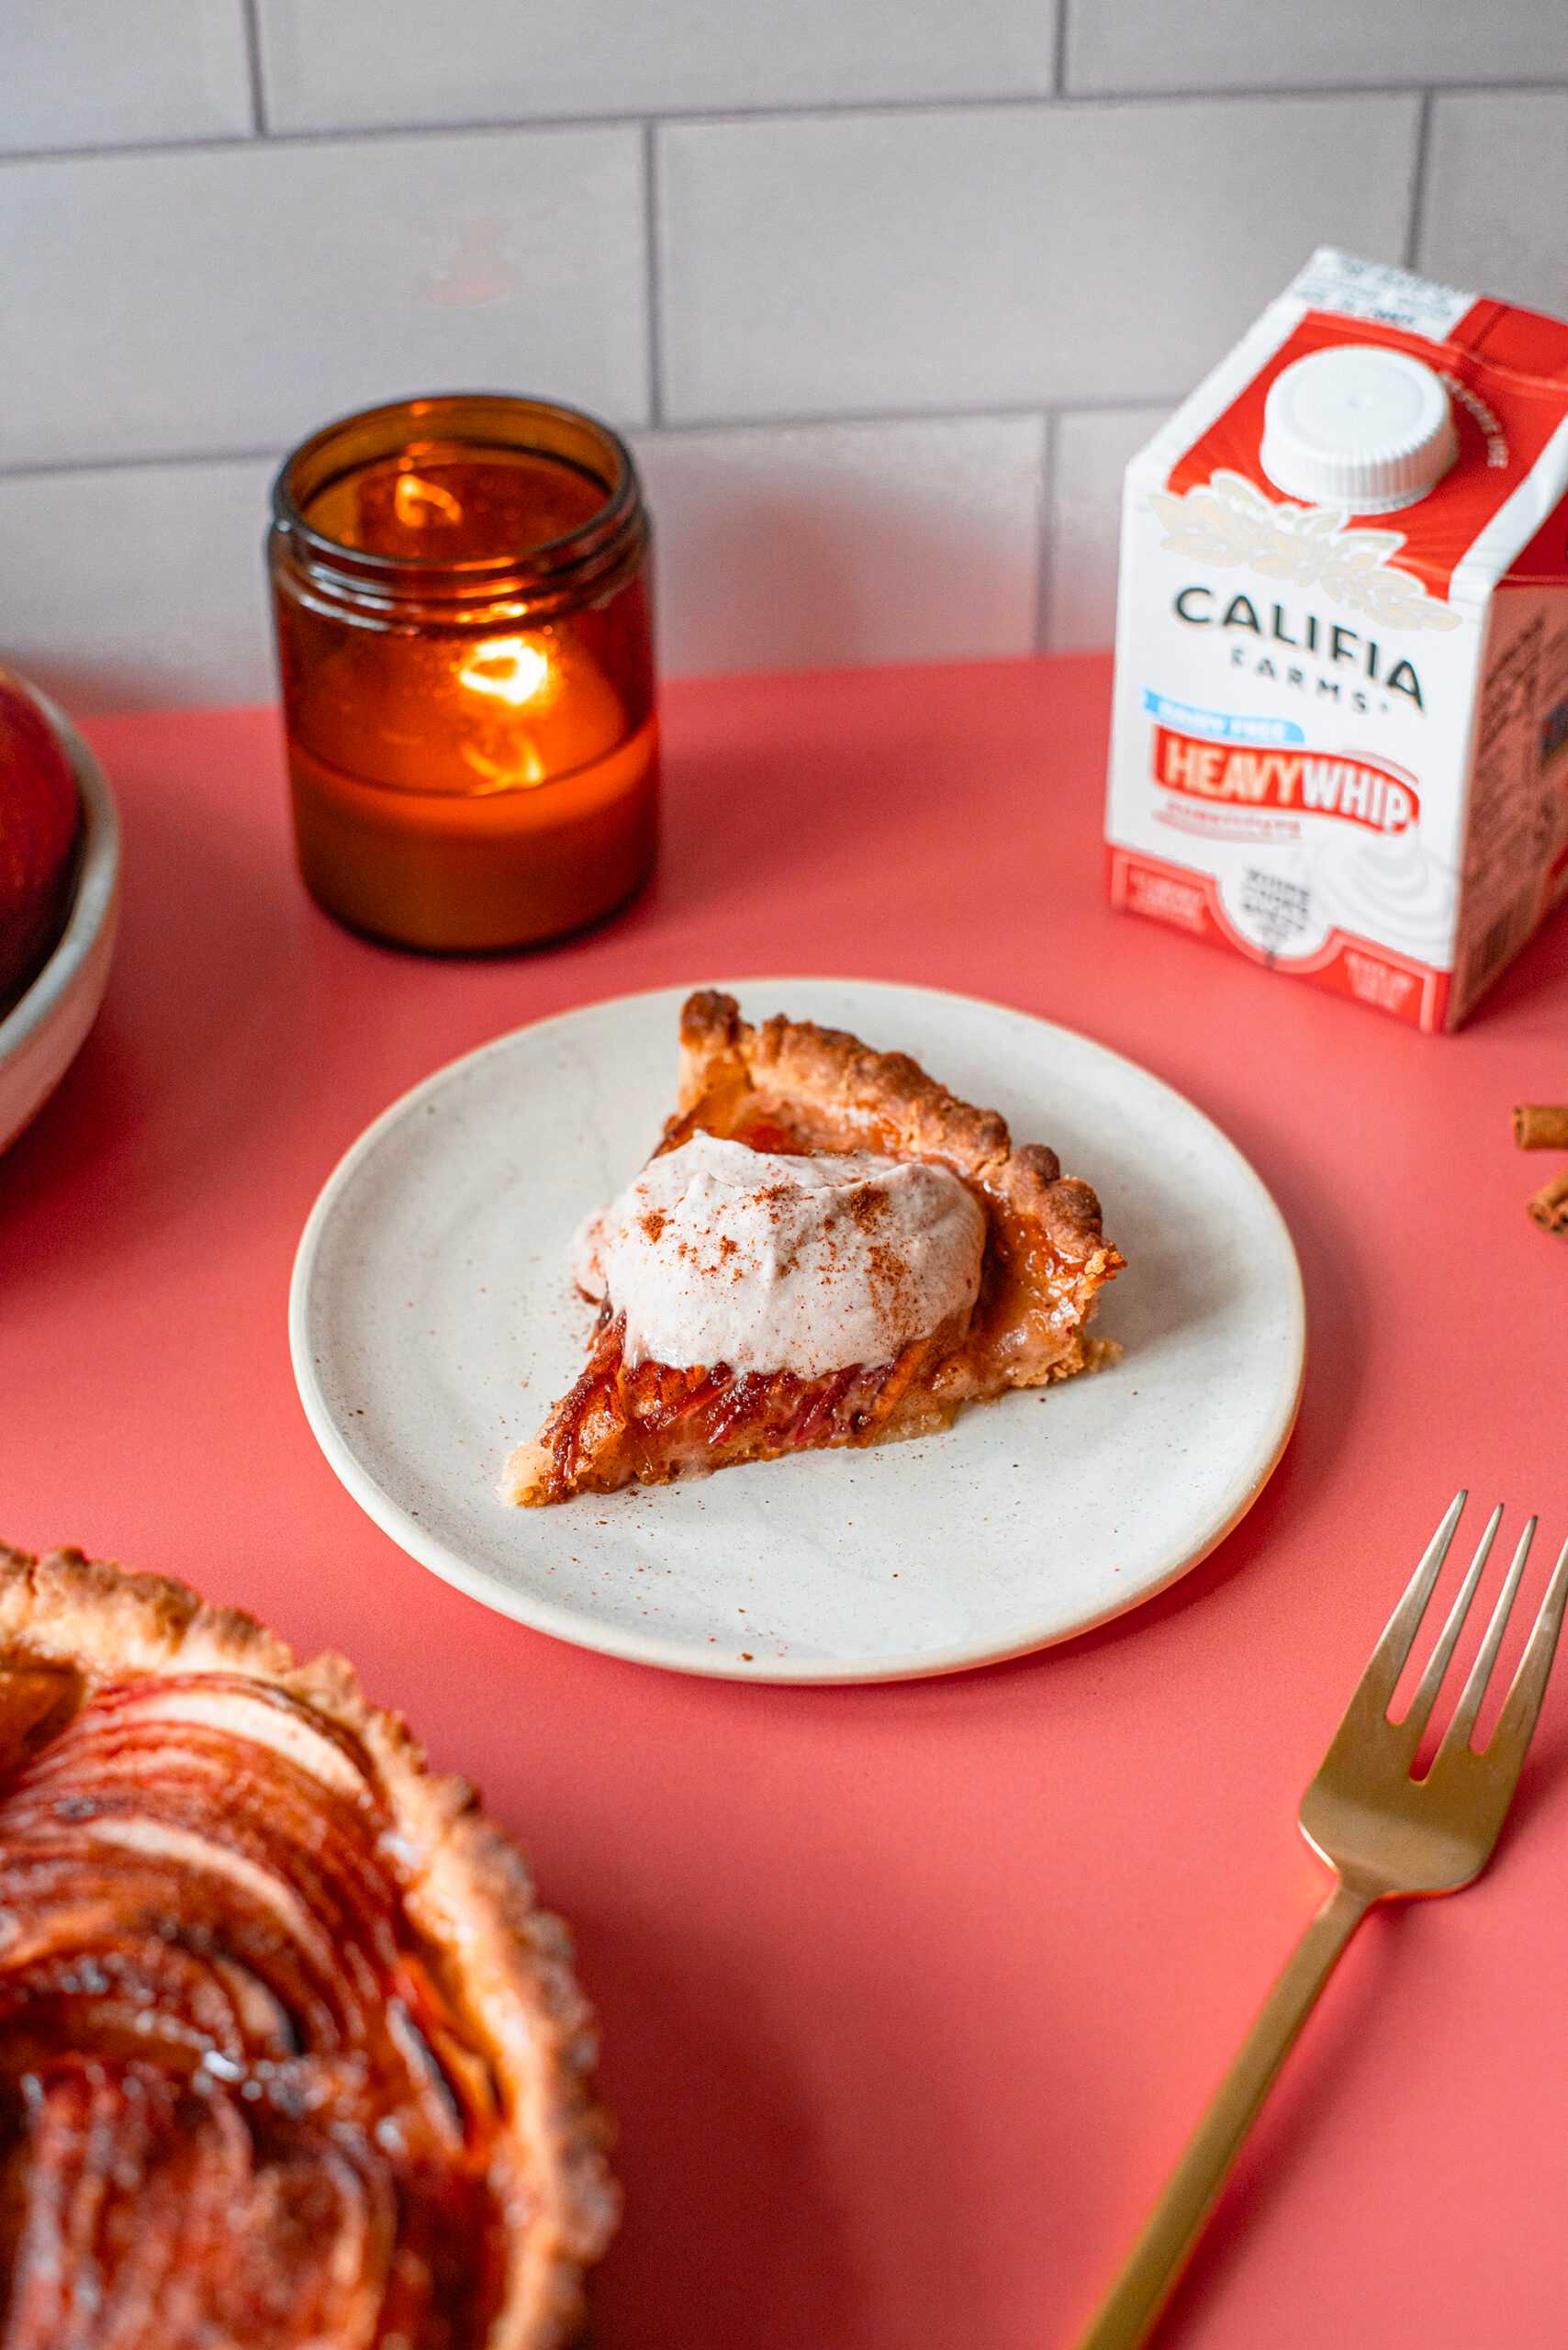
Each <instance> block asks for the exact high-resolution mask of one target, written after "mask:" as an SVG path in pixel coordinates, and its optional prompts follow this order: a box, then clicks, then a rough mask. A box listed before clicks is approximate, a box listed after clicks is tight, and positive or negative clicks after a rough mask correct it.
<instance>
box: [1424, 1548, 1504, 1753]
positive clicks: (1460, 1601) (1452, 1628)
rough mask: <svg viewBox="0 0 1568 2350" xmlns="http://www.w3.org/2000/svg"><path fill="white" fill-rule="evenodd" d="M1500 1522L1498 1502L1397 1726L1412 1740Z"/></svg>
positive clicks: (1439, 1680)
mask: <svg viewBox="0 0 1568 2350" xmlns="http://www.w3.org/2000/svg"><path fill="white" fill-rule="evenodd" d="M1502 1523H1503V1505H1502V1503H1501V1502H1499V1503H1498V1505H1497V1506H1496V1508H1495V1510H1494V1511H1493V1513H1492V1515H1491V1516H1490V1517H1489V1518H1488V1519H1487V1521H1486V1530H1485V1532H1484V1534H1483V1535H1482V1537H1481V1539H1480V1541H1479V1542H1478V1543H1477V1544H1476V1546H1475V1556H1474V1558H1473V1559H1472V1561H1471V1562H1470V1567H1469V1571H1468V1572H1467V1573H1466V1575H1465V1578H1464V1581H1463V1583H1461V1585H1460V1587H1459V1596H1458V1597H1457V1598H1456V1599H1455V1601H1454V1604H1453V1606H1451V1607H1450V1609H1449V1614H1448V1621H1447V1623H1446V1624H1445V1625H1444V1626H1443V1628H1442V1631H1441V1632H1440V1633H1439V1637H1438V1643H1437V1646H1436V1647H1435V1648H1434V1649H1433V1651H1432V1653H1431V1655H1430V1656H1429V1657H1428V1659H1427V1669H1426V1671H1425V1673H1422V1675H1421V1679H1420V1684H1419V1686H1418V1687H1417V1691H1416V1695H1414V1696H1413V1697H1412V1698H1411V1700H1410V1705H1409V1709H1408V1711H1407V1712H1406V1715H1405V1717H1404V1719H1403V1721H1402V1722H1401V1724H1400V1728H1401V1729H1404V1730H1405V1731H1406V1732H1407V1734H1408V1735H1409V1736H1410V1737H1412V1738H1417V1739H1418V1738H1419V1737H1420V1735H1421V1732H1422V1731H1423V1730H1424V1729H1426V1727H1427V1717H1428V1714H1429V1713H1430V1712H1431V1710H1432V1706H1433V1703H1434V1701H1435V1699H1436V1697H1437V1694H1438V1691H1439V1689H1440V1688H1441V1687H1442V1685H1443V1675H1444V1673H1446V1672H1447V1671H1448V1669H1449V1662H1450V1658H1451V1657H1452V1655H1453V1652H1454V1649H1455V1647H1456V1646H1457V1645H1458V1641H1459V1636H1460V1634H1461V1632H1462V1630H1463V1629H1464V1619H1465V1617H1467V1616H1468V1615H1469V1613H1470V1603H1471V1601H1472V1600H1473V1598H1474V1596H1475V1586H1476V1584H1477V1583H1479V1582H1480V1581H1481V1574H1482V1570H1483V1569H1484V1566H1485V1564H1486V1561H1487V1558H1488V1556H1489V1555H1490V1552H1491V1549H1492V1545H1493V1543H1494V1542H1495V1540H1496V1538H1497V1528H1498V1527H1499V1526H1501V1525H1502Z"/></svg>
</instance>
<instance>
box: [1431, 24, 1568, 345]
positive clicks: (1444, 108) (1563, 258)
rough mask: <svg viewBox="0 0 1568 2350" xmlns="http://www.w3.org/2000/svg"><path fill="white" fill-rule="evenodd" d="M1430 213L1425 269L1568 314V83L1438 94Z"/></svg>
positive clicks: (1566, 27) (1566, 42)
mask: <svg viewBox="0 0 1568 2350" xmlns="http://www.w3.org/2000/svg"><path fill="white" fill-rule="evenodd" d="M1558 24H1559V28H1560V31H1561V35H1562V46H1563V49H1564V50H1568V17H1565V16H1563V15H1562V14H1561V13H1560V14H1559V17H1558ZM1425 212H1426V217H1425V221H1424V224H1423V228H1422V232H1421V248H1420V265H1421V267H1422V268H1423V269H1425V270H1429V271H1430V272H1431V273H1432V274H1433V275H1434V276H1438V277H1442V278H1446V279H1448V280H1449V281H1450V284H1454V285H1466V286H1472V287H1473V288H1474V289H1475V291H1476V292H1477V293H1480V294H1496V295H1500V296H1501V297H1503V298H1504V299H1505V300H1507V301H1513V302H1522V303H1524V304H1525V305H1526V306H1527V307H1528V308H1534V309H1538V310H1548V311H1550V312H1551V313H1552V314H1553V315H1554V316H1556V317H1559V318H1568V232H1565V230H1564V225H1563V224H1564V222H1565V221H1568V91H1562V90H1531V91H1524V90H1510V91H1506V92H1503V91H1498V92H1496V93H1494V94H1476V95H1462V96H1460V95H1455V96H1452V97H1442V98H1439V100H1438V102H1437V105H1436V106H1435V107H1434V108H1433V113H1432V129H1431V140H1430V147H1429V151H1428V161H1427V202H1426V207H1425Z"/></svg>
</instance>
